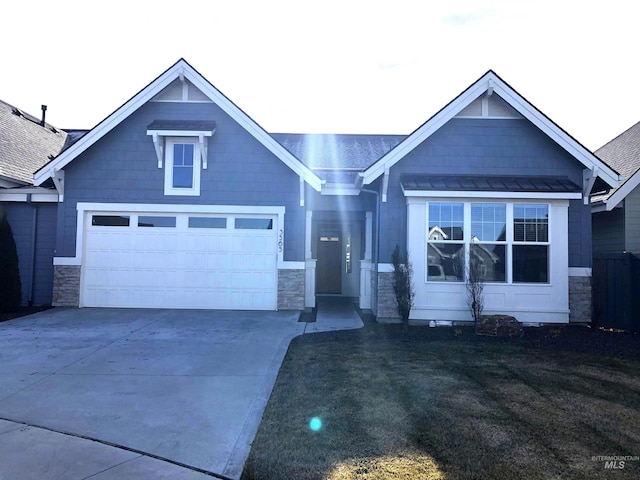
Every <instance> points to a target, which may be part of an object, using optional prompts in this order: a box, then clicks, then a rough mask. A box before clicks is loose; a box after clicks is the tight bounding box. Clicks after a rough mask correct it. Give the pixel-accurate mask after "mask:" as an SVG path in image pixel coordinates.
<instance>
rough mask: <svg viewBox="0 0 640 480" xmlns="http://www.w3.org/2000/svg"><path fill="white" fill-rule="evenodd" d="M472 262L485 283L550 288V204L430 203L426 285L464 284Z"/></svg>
mask: <svg viewBox="0 0 640 480" xmlns="http://www.w3.org/2000/svg"><path fill="white" fill-rule="evenodd" d="M471 260H473V261H477V262H478V263H479V265H480V270H481V272H482V274H483V275H484V279H485V281H486V282H490V283H549V278H550V277H549V205H546V204H518V203H512V204H509V203H491V202H486V203H481V202H468V203H467V202H459V203H457V202H430V203H429V208H428V231H427V280H428V281H439V282H440V281H446V282H451V281H453V282H462V281H464V278H465V275H464V272H465V270H466V268H467V266H468V264H469V262H470V261H471Z"/></svg>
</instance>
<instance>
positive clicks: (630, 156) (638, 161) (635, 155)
mask: <svg viewBox="0 0 640 480" xmlns="http://www.w3.org/2000/svg"><path fill="white" fill-rule="evenodd" d="M595 154H596V156H597V157H598V158H600V159H601V160H602V161H603V162H605V163H606V164H607V165H609V166H610V167H611V168H613V169H615V170H617V171H618V172H620V175H621V176H622V177H623V179H622V180H621V182H620V185H619V186H618V188H616V189H614V190H611V191H610V192H609V193H607V194H606V195H602V196H599V197H596V198H594V204H596V203H599V202H601V204H604V206H605V209H606V210H613V209H614V208H615V207H616V206H617V205H618V204H619V203H620V202H621V201H622V200H624V199H625V197H626V196H627V195H628V194H629V193H630V192H631V191H632V190H633V189H635V188H636V187H637V186H638V185H639V184H640V174H639V173H638V172H639V171H640V122H638V123H636V124H635V125H633V126H632V127H631V128H629V129H628V130H625V131H624V132H622V133H621V134H620V135H618V136H617V137H616V138H614V139H613V140H611V141H609V142H608V143H606V144H605V145H603V146H602V147H600V148H599V149H598V150H596V151H595Z"/></svg>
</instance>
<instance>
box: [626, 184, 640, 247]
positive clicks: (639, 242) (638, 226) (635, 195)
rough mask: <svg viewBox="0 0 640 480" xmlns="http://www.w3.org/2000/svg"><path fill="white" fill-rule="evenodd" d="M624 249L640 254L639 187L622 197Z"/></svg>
mask: <svg viewBox="0 0 640 480" xmlns="http://www.w3.org/2000/svg"><path fill="white" fill-rule="evenodd" d="M624 212H625V218H624V224H625V239H624V242H625V248H624V249H625V250H626V251H627V252H632V253H634V254H636V255H640V188H638V187H636V188H635V189H633V190H632V191H631V192H630V193H629V195H627V198H625V199H624Z"/></svg>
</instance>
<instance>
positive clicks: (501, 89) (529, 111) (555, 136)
mask: <svg viewBox="0 0 640 480" xmlns="http://www.w3.org/2000/svg"><path fill="white" fill-rule="evenodd" d="M494 82H495V91H496V92H497V93H498V95H500V96H501V97H502V98H503V99H504V100H505V101H506V102H507V103H508V104H509V105H511V106H512V107H513V108H514V109H516V110H517V111H518V112H519V113H520V114H521V115H522V116H524V117H525V118H526V119H527V120H529V121H530V122H531V123H533V124H534V125H535V126H536V127H538V128H539V129H540V130H541V131H542V132H544V133H545V134H546V135H547V136H548V137H549V138H550V139H552V140H553V141H554V142H556V143H557V144H558V145H560V146H561V147H562V148H563V149H564V150H566V151H567V152H568V153H569V154H570V155H572V156H573V157H574V158H576V159H577V160H578V161H580V163H582V164H583V165H584V166H585V167H587V168H589V169H591V170H594V169H596V168H597V169H598V176H599V177H600V178H602V179H603V180H604V181H605V182H606V183H607V184H608V185H610V186H611V187H616V186H617V185H618V180H619V178H618V174H617V173H616V172H614V171H613V170H612V169H611V167H609V166H608V165H607V164H606V163H604V162H603V161H602V160H600V159H599V158H598V157H596V156H595V155H594V154H593V153H591V152H590V151H589V150H587V149H586V148H585V147H583V146H582V145H581V144H580V143H579V142H578V141H576V140H575V139H573V137H571V136H570V135H569V134H567V133H566V132H565V131H563V130H562V129H561V128H560V127H558V126H557V125H556V124H555V123H553V121H551V120H550V119H549V118H547V117H546V116H545V115H544V114H542V113H541V112H540V111H539V110H538V109H537V108H535V107H534V106H533V105H531V104H530V103H529V102H528V101H526V100H525V99H524V98H523V97H522V96H520V95H519V94H518V93H516V92H515V91H514V90H513V89H512V88H510V87H509V86H508V85H506V84H505V83H504V82H503V81H502V80H500V79H499V78H497V77H495V76H494Z"/></svg>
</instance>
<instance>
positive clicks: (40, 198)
mask: <svg viewBox="0 0 640 480" xmlns="http://www.w3.org/2000/svg"><path fill="white" fill-rule="evenodd" d="M42 108H43V110H42V117H41V118H37V117H34V116H32V115H30V114H28V113H26V112H24V111H23V110H20V109H19V108H16V107H14V106H13V105H10V104H8V103H6V102H3V101H1V100H0V216H3V215H6V216H7V218H8V220H9V224H10V225H11V227H12V231H13V235H14V238H15V240H16V246H17V249H18V259H19V268H20V274H21V283H22V297H23V298H22V302H23V303H24V304H25V305H27V304H28V305H34V304H35V305H49V304H51V300H52V297H51V296H52V288H53V256H54V251H55V242H56V236H55V235H56V212H57V208H58V195H57V193H56V191H55V190H52V189H51V188H48V187H49V185H48V184H47V183H46V182H45V183H44V185H43V186H35V185H34V183H33V173H34V172H35V171H36V170H38V169H39V168H40V167H42V166H43V165H45V164H46V163H47V162H49V161H50V160H51V158H54V157H55V156H56V155H58V154H59V153H60V151H61V150H62V149H63V148H64V147H65V146H66V145H67V144H69V143H70V142H71V141H72V140H73V139H74V138H75V135H74V134H69V133H68V132H65V131H63V130H60V129H57V128H55V127H54V126H53V125H50V124H49V123H46V121H45V112H46V106H43V107H42Z"/></svg>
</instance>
